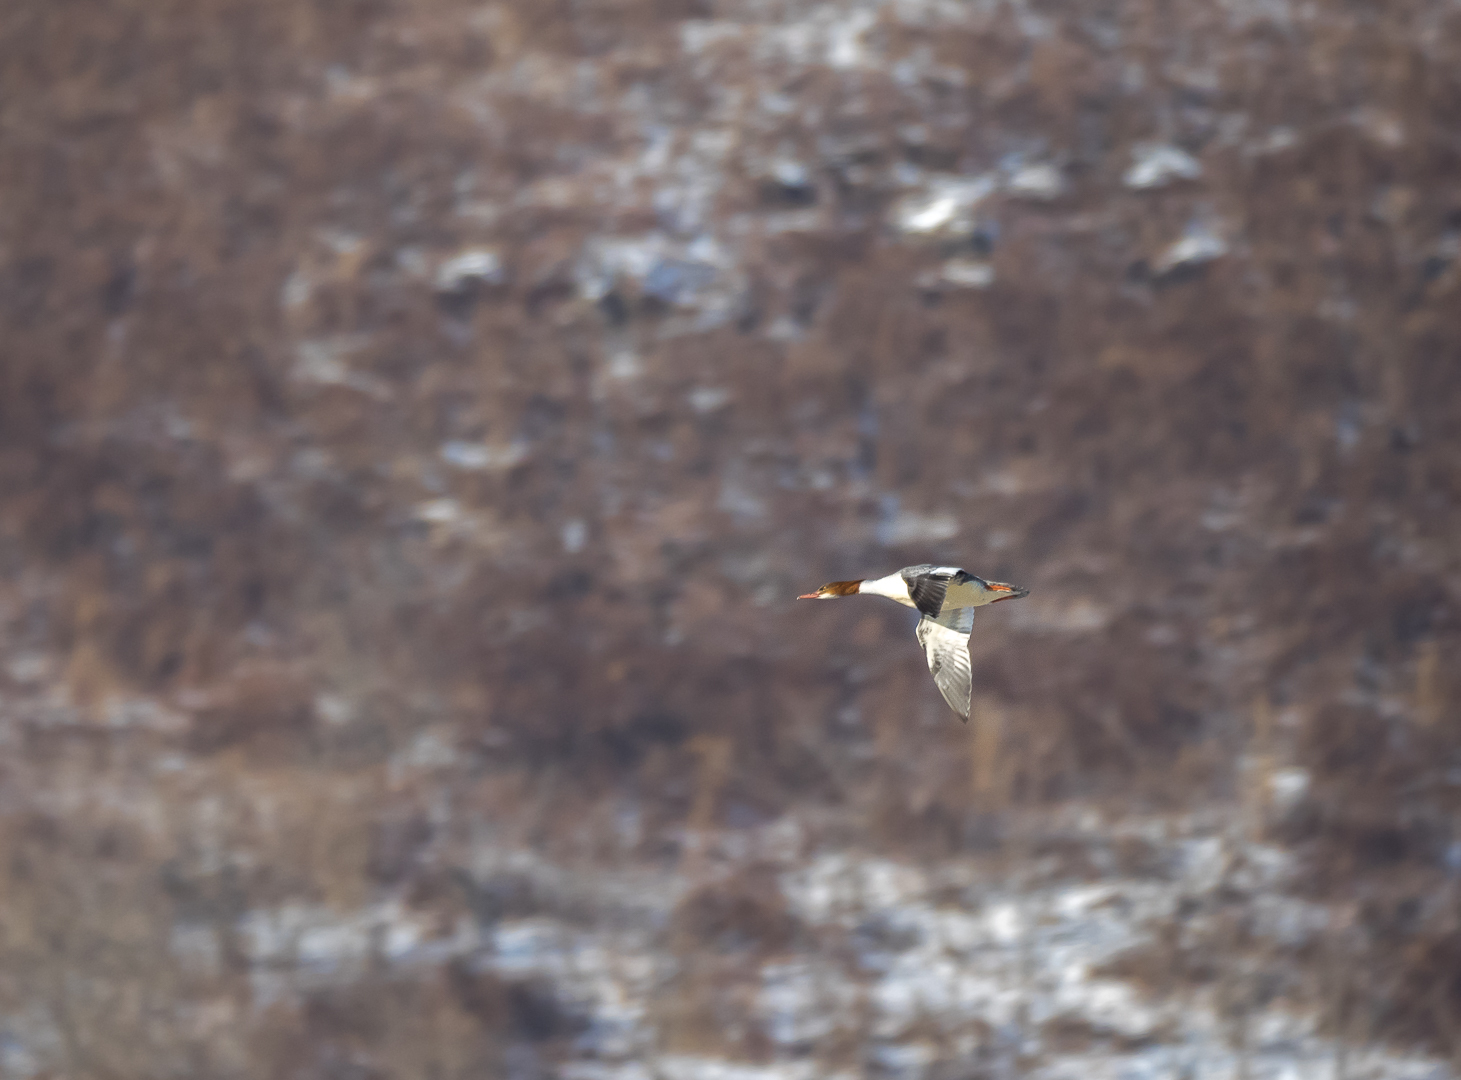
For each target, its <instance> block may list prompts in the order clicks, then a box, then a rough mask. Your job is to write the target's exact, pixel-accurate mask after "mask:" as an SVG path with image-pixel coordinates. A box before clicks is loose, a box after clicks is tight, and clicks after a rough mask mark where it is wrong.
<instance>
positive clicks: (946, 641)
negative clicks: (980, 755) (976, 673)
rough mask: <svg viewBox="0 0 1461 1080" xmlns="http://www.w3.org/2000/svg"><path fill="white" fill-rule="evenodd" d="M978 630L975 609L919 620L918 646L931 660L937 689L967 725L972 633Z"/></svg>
mask: <svg viewBox="0 0 1461 1080" xmlns="http://www.w3.org/2000/svg"><path fill="white" fill-rule="evenodd" d="M973 626H974V609H973V608H960V609H958V610H956V611H951V612H949V613H948V614H947V615H945V616H943V617H942V618H939V619H930V618H929V617H928V616H927V615H925V616H924V617H923V618H922V619H919V620H918V630H917V635H918V644H920V645H922V646H923V651H924V654H925V655H926V656H927V657H928V670H929V672H930V673H931V674H932V675H933V681H934V685H936V686H937V687H938V689H939V693H941V694H943V696H944V700H945V701H947V702H948V703H949V708H951V709H953V710H954V712H956V713H958V714H959V718H960V719H961V720H963V721H964V722H965V723H967V722H968V720H969V690H970V686H971V684H972V682H973V677H972V674H971V672H970V665H969V631H970V629H972V628H973Z"/></svg>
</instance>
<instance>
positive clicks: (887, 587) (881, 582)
mask: <svg viewBox="0 0 1461 1080" xmlns="http://www.w3.org/2000/svg"><path fill="white" fill-rule="evenodd" d="M857 591H858V592H860V593H872V594H873V595H874V596H886V597H887V598H888V599H889V600H896V601H898V603H900V604H902V605H903V606H904V607H917V605H916V604H914V602H913V597H911V596H909V595H908V582H906V581H904V580H903V575H902V574H889V575H888V576H887V577H880V578H872V579H871V580H868V581H864V582H863V583H862V584H861V585H859V586H858V587H857Z"/></svg>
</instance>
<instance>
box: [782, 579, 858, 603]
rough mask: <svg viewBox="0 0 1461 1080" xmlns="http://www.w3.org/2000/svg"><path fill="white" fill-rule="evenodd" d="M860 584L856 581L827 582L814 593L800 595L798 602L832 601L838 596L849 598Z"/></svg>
mask: <svg viewBox="0 0 1461 1080" xmlns="http://www.w3.org/2000/svg"><path fill="white" fill-rule="evenodd" d="M861 584H862V581H861V580H858V581H829V582H827V584H825V585H823V586H822V587H821V588H820V589H818V590H817V591H816V592H809V593H802V594H801V595H800V596H798V597H797V599H798V600H832V599H835V598H836V597H839V596H851V595H852V594H853V593H855V592H857V587H858V586H859V585H861Z"/></svg>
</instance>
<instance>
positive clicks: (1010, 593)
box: [984, 581, 1030, 604]
mask: <svg viewBox="0 0 1461 1080" xmlns="http://www.w3.org/2000/svg"><path fill="white" fill-rule="evenodd" d="M984 591H985V592H986V593H993V594H994V595H993V596H991V597H990V599H989V602H990V603H991V604H997V603H999V602H1000V601H1001V600H1019V599H1022V598H1023V597H1026V596H1029V595H1030V590H1029V589H1022V588H1020V587H1019V586H1018V585H1010V584H1008V583H1007V582H1003V581H986V582H984Z"/></svg>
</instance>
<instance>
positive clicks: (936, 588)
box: [898, 563, 974, 618]
mask: <svg viewBox="0 0 1461 1080" xmlns="http://www.w3.org/2000/svg"><path fill="white" fill-rule="evenodd" d="M898 573H899V574H901V575H902V576H903V581H904V582H905V583H906V584H907V585H908V597H909V599H911V600H912V601H913V606H914V607H916V608H917V609H918V610H919V611H921V612H923V613H924V614H925V615H927V616H929V617H930V618H937V617H938V614H939V612H940V611H942V610H943V607H944V596H945V594H946V593H947V592H948V589H949V586H950V585H951V584H952V585H962V584H964V582H966V581H973V580H974V576H973V575H972V574H970V573H969V572H968V571H966V570H961V569H959V568H958V567H957V566H934V565H932V564H931V563H920V564H919V565H917V566H905V567H904V568H903V569H902V570H899V571H898Z"/></svg>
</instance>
